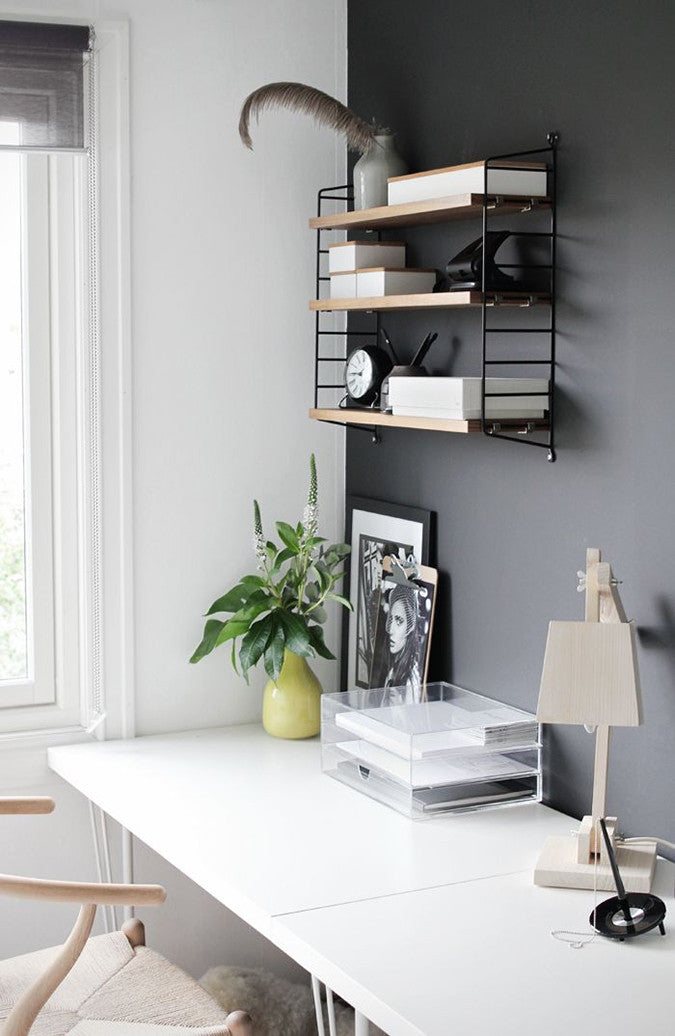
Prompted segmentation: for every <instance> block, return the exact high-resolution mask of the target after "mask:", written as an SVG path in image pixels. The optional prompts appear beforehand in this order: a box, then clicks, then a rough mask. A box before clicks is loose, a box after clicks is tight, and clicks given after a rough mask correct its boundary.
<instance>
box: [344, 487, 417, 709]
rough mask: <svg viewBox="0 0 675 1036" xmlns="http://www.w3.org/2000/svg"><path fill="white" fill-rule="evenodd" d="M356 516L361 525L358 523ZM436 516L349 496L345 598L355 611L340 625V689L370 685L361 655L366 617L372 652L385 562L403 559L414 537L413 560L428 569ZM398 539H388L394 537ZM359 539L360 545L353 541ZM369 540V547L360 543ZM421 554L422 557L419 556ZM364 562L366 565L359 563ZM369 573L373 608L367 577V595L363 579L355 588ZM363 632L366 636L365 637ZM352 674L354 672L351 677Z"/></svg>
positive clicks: (366, 639)
mask: <svg viewBox="0 0 675 1036" xmlns="http://www.w3.org/2000/svg"><path fill="white" fill-rule="evenodd" d="M355 515H356V516H357V521H356V523H355ZM432 525H433V512H432V511H429V510H426V509H425V508H422V507H411V506H409V505H407V504H396V503H390V502H388V501H385V500H376V499H373V498H371V497H364V496H358V495H354V494H348V495H347V498H346V507H345V542H346V543H349V544H350V545H351V546H352V555H351V556H350V557H349V558H348V559H347V565H346V571H345V580H344V587H343V593H344V595H345V597H348V598H349V599H350V600H352V603H353V604H354V611H353V612H350V611H347V610H345V612H344V615H343V621H342V644H341V647H342V650H341V658H340V686H341V689H342V690H353V689H354V688H355V687H365V686H367V685H368V680H367V677H366V678H365V679H363V677H365V670H366V669H367V663H366V662H365V660H364V658H363V651H364V650H367V641H368V636H369V634H368V624H367V617H368V613H370V615H371V624H372V630H370V634H371V635H372V639H371V641H370V644H371V650H372V646H373V643H374V636H375V624H376V608H377V601H379V585H380V573H381V561H382V557H383V556H384V554H385V553H392V550H391V548H392V547H394V550H393V553H394V554H395V555H397V554H398V555H399V556H401V555H400V553H399V552H400V551H403V549H404V548H406V547H410V546H411V543H412V540H411V534H412V536H413V539H414V540H415V542H414V547H415V559H416V561H417V562H418V564H422V565H429V564H430V561H431V558H430V553H431V540H432ZM397 530H398V533H399V534H395V535H389V534H390V533H396V531H397ZM355 537H356V542H353V540H354V538H355ZM362 537H365V542H364V540H363V539H362ZM417 549H419V551H420V554H421V556H420V557H417V553H416V551H417ZM362 562H363V565H362V564H361V563H362ZM363 571H365V572H367V571H370V573H371V578H372V581H373V584H374V585H373V588H372V589H373V591H374V590H375V582H376V584H377V587H376V589H377V597H376V598H373V599H372V600H373V607H369V605H368V595H367V578H366V580H365V581H364V582H362V583H361V584H360V585H361V588H362V590H363V587H364V585H365V586H366V592H365V593H364V592H362V593H361V594H360V593H359V580H358V578H357V585H356V586H354V587H352V582H353V578H352V576H353V575H354V574H355V575H356V576H357V577H358V576H360V575H361V573H362V572H363ZM362 629H365V632H362ZM357 638H360V640H361V648H362V654H361V662H360V673H361V675H360V676H359V673H358V671H357V666H358V665H359V662H358V639H357ZM350 669H351V670H352V671H351V672H350Z"/></svg>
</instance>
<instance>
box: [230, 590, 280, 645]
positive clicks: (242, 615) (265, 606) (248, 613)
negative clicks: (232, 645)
mask: <svg viewBox="0 0 675 1036" xmlns="http://www.w3.org/2000/svg"><path fill="white" fill-rule="evenodd" d="M272 600H273V599H272V598H271V597H268V596H267V594H265V596H264V599H263V600H262V601H256V603H255V604H247V605H246V607H245V608H241V609H240V610H239V611H238V612H235V613H234V615H233V616H232V618H231V619H230V620H229V621H230V622H240V623H241V622H243V623H244V629H243V630H242V633H245V632H246V630H247V629H248V628H249V626H250V625H251V623H252V622H253V620H254V619H257V618H258V616H259V615H262V613H263V612H268V611H269V610H270V608H272V607H273V603H272ZM237 636H239V634H238V633H237Z"/></svg>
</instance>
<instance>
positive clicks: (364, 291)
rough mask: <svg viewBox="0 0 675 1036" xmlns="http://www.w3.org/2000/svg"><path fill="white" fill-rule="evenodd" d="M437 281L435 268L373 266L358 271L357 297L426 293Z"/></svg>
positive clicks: (371, 297)
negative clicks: (389, 268)
mask: <svg viewBox="0 0 675 1036" xmlns="http://www.w3.org/2000/svg"><path fill="white" fill-rule="evenodd" d="M435 283H436V271H435V270H417V269H412V268H411V269H406V270H388V269H387V268H386V267H384V266H379V267H373V268H371V269H369V270H357V271H356V297H357V298H359V299H373V298H381V297H382V296H384V295H426V294H428V293H429V292H432V291H433V290H434V285H435Z"/></svg>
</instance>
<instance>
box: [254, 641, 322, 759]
mask: <svg viewBox="0 0 675 1036" xmlns="http://www.w3.org/2000/svg"><path fill="white" fill-rule="evenodd" d="M262 721H263V727H264V728H265V730H266V731H267V733H268V734H271V735H272V737H285V738H295V739H299V738H303V737H314V735H315V734H318V733H319V730H320V729H321V684H320V683H319V681H318V680H317V678H316V676H315V675H314V673H313V672H312V670H311V669H310V668H309V666H308V665H307V661H306V659H304V658H302V657H301V656H300V655H296V654H294V653H293V652H292V651H289V650H288V648H286V649H285V651H284V663H283V665H282V667H281V672H280V673H279V679H278V680H277V682H276V683H275V682H274V680H268V682H267V684H266V685H265V694H264V696H263V712H262Z"/></svg>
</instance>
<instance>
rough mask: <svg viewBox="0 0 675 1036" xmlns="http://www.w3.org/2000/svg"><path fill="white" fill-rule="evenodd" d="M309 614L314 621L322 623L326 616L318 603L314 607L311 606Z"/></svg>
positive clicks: (324, 610)
mask: <svg viewBox="0 0 675 1036" xmlns="http://www.w3.org/2000/svg"><path fill="white" fill-rule="evenodd" d="M311 616H312V619H313V620H314V622H321V623H324V622H325V621H326V619H327V618H328V616H327V615H326V609H325V608H322V607H321V605H320V604H319V605H318V606H317V607H316V608H312V611H311Z"/></svg>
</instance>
